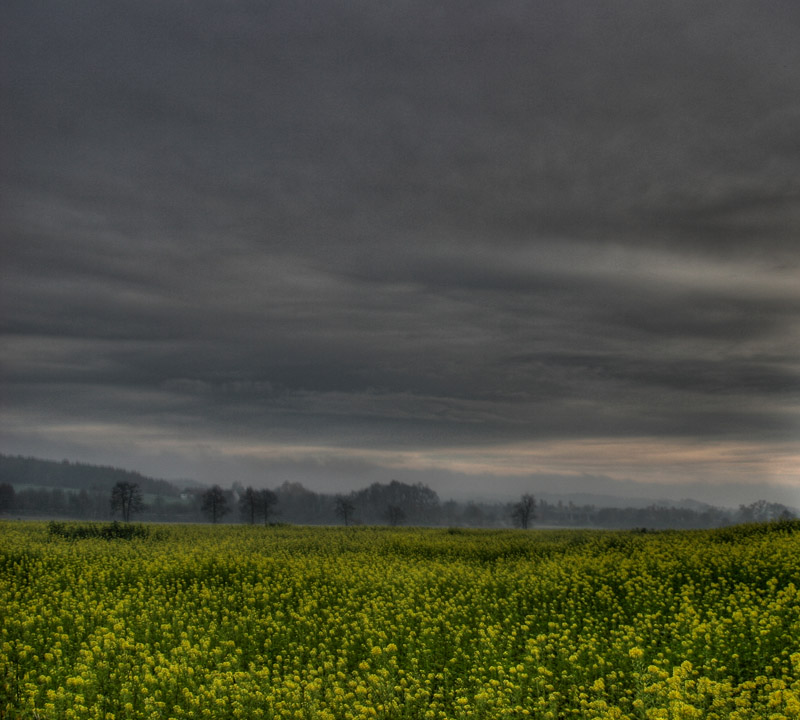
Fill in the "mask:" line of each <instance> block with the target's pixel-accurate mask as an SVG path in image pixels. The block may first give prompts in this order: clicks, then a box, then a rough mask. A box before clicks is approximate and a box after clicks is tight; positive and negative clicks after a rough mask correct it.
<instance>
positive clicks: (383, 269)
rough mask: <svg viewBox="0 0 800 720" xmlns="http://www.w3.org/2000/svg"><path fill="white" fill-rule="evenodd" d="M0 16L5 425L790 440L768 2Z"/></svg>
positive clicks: (111, 9) (793, 411)
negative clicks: (765, 4)
mask: <svg viewBox="0 0 800 720" xmlns="http://www.w3.org/2000/svg"><path fill="white" fill-rule="evenodd" d="M1 12H2V26H3V28H4V29H3V38H2V40H3V42H2V48H3V50H2V53H3V58H2V93H3V103H2V141H1V142H2V149H3V157H4V162H3V170H2V174H0V182H2V229H1V230H2V266H3V267H2V270H1V271H0V273H2V301H3V310H2V312H1V313H0V328H2V332H3V334H4V340H3V354H2V373H3V380H4V386H5V388H4V396H3V397H4V406H5V410H6V417H7V419H8V420H7V425H8V427H9V428H10V430H13V432H14V433H15V435H14V437H22V435H24V428H31V427H36V426H37V424H38V425H40V426H42V427H44V426H46V425H47V422H48V418H49V419H50V421H52V422H55V420H54V418H57V419H58V423H60V424H61V425H68V424H69V423H70V422H75V423H78V422H82V423H88V424H90V425H91V426H92V427H96V426H97V424H98V423H106V424H109V425H110V424H113V423H122V424H123V425H124V423H126V422H127V423H130V424H131V425H136V424H139V425H141V426H147V427H154V428H158V427H160V428H163V429H165V432H166V429H168V428H180V429H181V430H182V431H185V433H186V436H187V437H197V438H201V437H210V436H216V437H220V438H247V439H248V441H249V442H257V441H259V440H261V441H264V442H267V443H284V444H286V445H291V444H293V443H295V444H303V443H306V444H318V445H325V444H328V445H330V446H339V447H343V448H353V449H356V450H357V449H359V448H361V449H363V448H394V449H406V450H409V451H411V450H413V449H414V448H436V447H464V446H469V445H473V446H478V445H481V444H486V445H498V444H503V443H506V444H509V443H515V442H517V443H522V442H527V441H538V440H541V439H559V438H569V439H580V438H591V437H615V438H627V437H631V438H635V437H681V436H685V437H708V438H717V439H719V438H723V439H724V438H728V439H730V440H731V441H732V442H733V441H738V440H741V439H743V438H747V439H749V440H758V441H759V442H764V443H769V442H778V441H780V442H786V441H790V440H792V439H793V438H796V434H797V431H798V426H799V425H800V423H799V422H798V413H797V398H798V389H799V388H798V384H799V378H800V374H799V373H798V353H797V349H798V343H799V342H800V338H799V337H798V315H799V313H798V311H800V291H798V290H797V287H798V283H797V279H798V260H799V259H800V254H798V245H797V237H798V230H800V175H798V172H797V169H798V167H800V144H798V142H797V137H798V129H800V104H798V101H797V99H796V98H798V97H800V71H798V68H800V50H798V46H797V42H796V37H797V32H798V30H800V12H799V11H798V9H797V7H796V5H795V4H794V3H788V2H787V3H777V4H772V5H771V6H770V7H769V8H761V7H758V6H756V5H754V4H752V3H746V2H733V3H731V2H726V3H722V2H701V3H696V2H691V3H689V2H687V3H681V2H674V3H665V4H660V5H652V4H647V5H642V4H638V3H632V2H631V3H629V2H619V3H593V4H589V5H587V4H586V3H570V2H566V3H565V2H552V3H550V2H545V3H535V4H532V5H531V4H527V3H517V2H501V3H490V4H485V3H484V4H475V5H473V6H471V7H470V6H465V5H464V4H463V3H437V4H436V6H435V7H433V6H430V4H428V3H417V2H397V3H382V4H368V3H352V2H342V3H337V2H317V3H315V2H308V3H283V2H277V3H261V2H252V3H250V2H245V1H243V0H242V1H237V2H226V3H221V2H205V3H192V4H185V3H179V2H158V3H156V2H142V1H141V0H137V1H136V2H120V3H114V4H113V5H109V4H107V3H100V2H96V1H95V0H83V1H81V0H78V1H76V2H73V3H68V4H62V3H48V2H32V3H31V2H25V3H22V2H9V3H5V4H4V7H3V9H2V11H1ZM21 428H22V429H21ZM87 442H88V441H87ZM10 449H11V450H13V448H10Z"/></svg>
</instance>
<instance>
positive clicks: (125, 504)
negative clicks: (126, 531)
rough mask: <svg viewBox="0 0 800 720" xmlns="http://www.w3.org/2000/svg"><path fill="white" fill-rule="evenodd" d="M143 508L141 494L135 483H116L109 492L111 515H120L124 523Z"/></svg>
mask: <svg viewBox="0 0 800 720" xmlns="http://www.w3.org/2000/svg"><path fill="white" fill-rule="evenodd" d="M143 508H144V502H143V501H142V492H141V490H139V486H138V485H137V484H136V483H131V482H118V483H117V484H116V485H114V487H113V489H112V490H111V514H112V515H116V514H117V513H120V514H121V515H122V519H123V520H124V521H125V522H129V521H130V519H131V515H133V513H137V512H141V511H142V509H143Z"/></svg>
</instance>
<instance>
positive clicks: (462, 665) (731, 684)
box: [0, 522, 800, 720]
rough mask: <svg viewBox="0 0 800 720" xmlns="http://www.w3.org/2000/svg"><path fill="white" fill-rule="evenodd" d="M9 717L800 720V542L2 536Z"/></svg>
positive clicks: (782, 530) (376, 534)
mask: <svg viewBox="0 0 800 720" xmlns="http://www.w3.org/2000/svg"><path fill="white" fill-rule="evenodd" d="M0 622H1V623H2V636H1V637H0V717H3V718H70V719H73V718H74V719H78V718H81V719H82V718H96V719H98V720H112V719H114V718H116V719H119V718H153V719H155V718H163V719H167V718H176V719H177V718H197V719H200V718H220V719H222V718H225V719H227V718H295V719H297V720H299V719H301V718H309V719H311V718H314V719H316V718H319V719H321V720H334V719H337V720H338V719H347V718H425V719H427V718H430V719H434V718H441V719H445V718H454V719H455V718H487V719H488V718H491V719H492V720H494V719H498V718H551V719H556V718H586V719H587V720H588V719H592V720H594V719H597V720H605V719H611V718H614V719H615V720H623V719H633V718H645V719H653V720H655V719H657V718H658V719H661V718H663V719H665V720H666V719H678V718H708V719H711V718H719V719H720V720H722V719H725V720H728V719H733V720H745V719H750V718H752V719H753V720H755V719H758V720H762V719H764V718H766V719H771V720H785V719H787V718H800V530H798V528H797V526H796V525H792V524H790V523H787V524H784V525H783V526H782V527H780V526H775V527H771V528H766V527H759V526H746V527H742V528H737V529H726V530H720V531H708V532H676V533H659V534H651V533H647V534H644V533H623V532H580V531H563V532H555V531H532V532H531V531H529V532H523V531H477V530H476V531H463V530H450V531H448V530H444V529H441V530H440V529H388V528H309V527H268V528H264V527H249V526H224V527H223V526H152V527H151V528H150V534H149V536H148V537H134V538H132V539H128V540H126V539H103V538H86V539H70V538H68V537H63V536H61V535H58V534H52V533H50V532H48V526H47V525H46V524H43V523H19V522H13V523H11V522H7V523H2V524H0Z"/></svg>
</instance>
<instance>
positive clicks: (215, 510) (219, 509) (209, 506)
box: [200, 485, 229, 523]
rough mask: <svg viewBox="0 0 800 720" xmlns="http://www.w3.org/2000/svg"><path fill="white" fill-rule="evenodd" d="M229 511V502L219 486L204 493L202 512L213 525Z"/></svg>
mask: <svg viewBox="0 0 800 720" xmlns="http://www.w3.org/2000/svg"><path fill="white" fill-rule="evenodd" d="M228 509H229V508H228V500H227V498H226V497H225V493H224V492H223V491H222V488H221V487H220V486H219V485H213V486H212V487H210V488H209V489H208V490H206V491H205V492H204V493H203V495H202V500H201V502H200V510H201V511H202V513H203V514H204V515H205V516H206V517H208V519H209V520H211V522H212V523H215V522H217V521H218V520H219V519H220V518H221V517H222V516H223V515H225V514H226V513H227V512H228Z"/></svg>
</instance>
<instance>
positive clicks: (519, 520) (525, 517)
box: [511, 493, 536, 530]
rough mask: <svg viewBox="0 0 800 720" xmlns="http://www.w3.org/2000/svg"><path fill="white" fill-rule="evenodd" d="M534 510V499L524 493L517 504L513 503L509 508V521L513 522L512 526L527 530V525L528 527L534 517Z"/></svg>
mask: <svg viewBox="0 0 800 720" xmlns="http://www.w3.org/2000/svg"><path fill="white" fill-rule="evenodd" d="M535 510H536V498H534V497H533V495H529V494H528V493H525V494H524V495H523V496H522V497H521V498H520V499H519V502H516V503H514V506H513V507H512V508H511V519H512V520H513V521H514V525H516V526H517V527H521V528H522V529H523V530H527V529H528V525H530V523H531V521H532V520H533V519H534V518H535V517H536V514H535Z"/></svg>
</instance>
